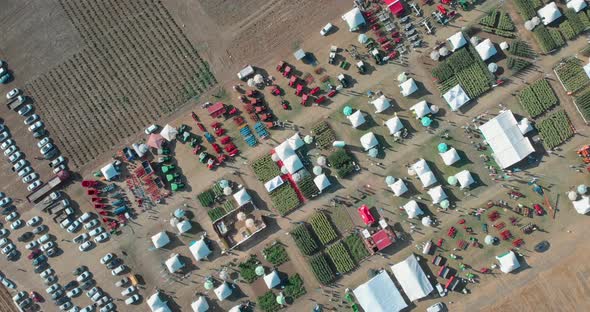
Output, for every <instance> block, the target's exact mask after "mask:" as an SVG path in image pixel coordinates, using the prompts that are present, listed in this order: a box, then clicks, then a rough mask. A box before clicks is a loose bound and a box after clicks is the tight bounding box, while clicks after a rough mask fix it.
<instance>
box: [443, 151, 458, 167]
mask: <svg viewBox="0 0 590 312" xmlns="http://www.w3.org/2000/svg"><path fill="white" fill-rule="evenodd" d="M439 155H440V157H441V158H442V160H443V162H444V163H445V165H447V166H450V165H452V164H454V163H456V162H457V161H459V160H460V159H461V157H459V153H457V150H456V149H455V148H454V147H451V148H450V149H449V150H448V151H446V152H444V153H439Z"/></svg>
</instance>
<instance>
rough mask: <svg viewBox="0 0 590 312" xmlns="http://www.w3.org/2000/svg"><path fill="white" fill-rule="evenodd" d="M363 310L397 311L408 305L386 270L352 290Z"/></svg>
mask: <svg viewBox="0 0 590 312" xmlns="http://www.w3.org/2000/svg"><path fill="white" fill-rule="evenodd" d="M352 292H353V293H354V296H355V297H356V299H357V300H358V302H359V304H360V305H361V307H362V308H363V310H365V311H370V312H398V311H401V310H403V309H405V308H406V307H407V306H408V305H407V304H406V302H405V301H404V298H403V297H402V295H401V294H400V293H399V290H398V289H397V288H396V287H395V284H394V283H393V280H391V277H390V276H389V274H387V272H386V271H382V272H381V273H379V274H377V275H376V276H375V277H373V278H372V279H370V280H368V281H367V282H366V283H364V284H362V285H359V286H358V287H357V288H355V289H354V290H353V291H352Z"/></svg>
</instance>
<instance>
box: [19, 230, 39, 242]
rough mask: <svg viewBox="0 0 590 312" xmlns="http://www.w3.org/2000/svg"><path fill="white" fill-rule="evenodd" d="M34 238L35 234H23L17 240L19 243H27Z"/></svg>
mask: <svg viewBox="0 0 590 312" xmlns="http://www.w3.org/2000/svg"><path fill="white" fill-rule="evenodd" d="M34 236H35V234H33V233H31V232H24V233H22V234H21V235H20V236H19V237H18V238H17V240H18V241H19V242H28V241H30V240H31V238H33V237H34Z"/></svg>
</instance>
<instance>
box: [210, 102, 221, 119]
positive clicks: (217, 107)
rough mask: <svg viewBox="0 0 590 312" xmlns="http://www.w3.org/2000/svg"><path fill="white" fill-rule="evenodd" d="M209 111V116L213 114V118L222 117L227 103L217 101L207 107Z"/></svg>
mask: <svg viewBox="0 0 590 312" xmlns="http://www.w3.org/2000/svg"><path fill="white" fill-rule="evenodd" d="M207 112H208V113H209V116H211V117H213V118H217V117H221V116H223V114H225V112H226V109H225V104H223V103H221V102H217V103H215V104H213V105H211V106H209V107H207Z"/></svg>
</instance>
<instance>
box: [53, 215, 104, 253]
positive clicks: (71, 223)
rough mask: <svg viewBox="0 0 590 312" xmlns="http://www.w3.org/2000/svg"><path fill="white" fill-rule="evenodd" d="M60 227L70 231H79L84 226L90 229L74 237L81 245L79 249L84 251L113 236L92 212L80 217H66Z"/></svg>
mask: <svg viewBox="0 0 590 312" xmlns="http://www.w3.org/2000/svg"><path fill="white" fill-rule="evenodd" d="M60 227H61V228H62V229H66V231H68V233H75V232H78V231H79V230H80V229H81V228H82V227H83V228H84V229H85V230H87V231H88V232H85V233H82V234H80V235H78V236H76V237H74V242H75V243H77V244H79V245H80V246H78V250H80V251H82V252H84V251H88V250H90V249H92V248H93V247H94V246H95V244H99V243H104V242H106V241H107V240H108V239H109V238H110V237H111V235H110V234H109V233H108V232H107V231H105V229H104V228H103V227H102V226H100V221H99V220H98V219H96V218H95V215H94V214H93V213H91V212H86V213H84V214H83V215H81V216H80V217H79V218H78V219H74V220H72V219H69V218H68V219H65V220H63V221H62V222H61V223H60ZM91 238H92V240H91ZM93 241H94V242H93Z"/></svg>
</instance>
